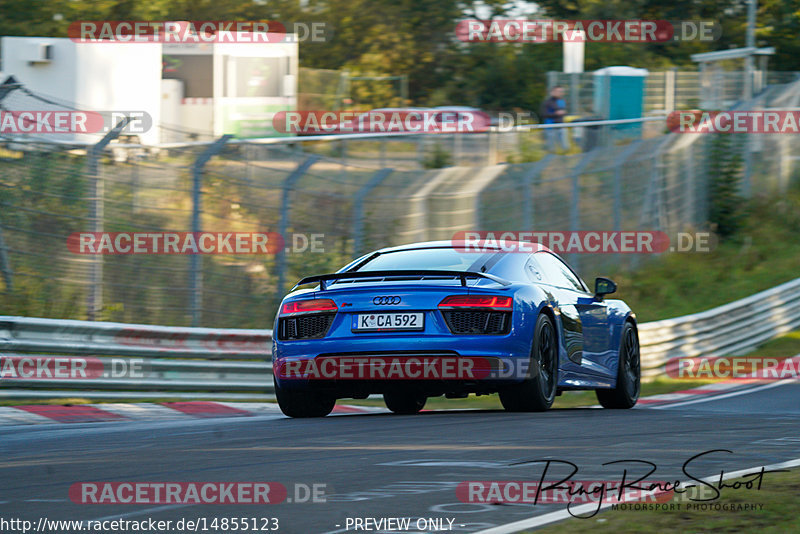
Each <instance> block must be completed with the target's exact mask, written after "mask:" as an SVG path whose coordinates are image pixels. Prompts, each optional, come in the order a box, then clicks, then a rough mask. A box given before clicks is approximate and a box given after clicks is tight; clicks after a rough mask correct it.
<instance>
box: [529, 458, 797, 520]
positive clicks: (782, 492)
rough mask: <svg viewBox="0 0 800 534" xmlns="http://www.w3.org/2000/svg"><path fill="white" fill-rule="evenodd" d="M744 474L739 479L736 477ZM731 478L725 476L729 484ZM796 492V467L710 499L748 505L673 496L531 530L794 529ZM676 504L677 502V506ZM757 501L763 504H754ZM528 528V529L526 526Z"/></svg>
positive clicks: (724, 490) (725, 491)
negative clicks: (661, 505)
mask: <svg viewBox="0 0 800 534" xmlns="http://www.w3.org/2000/svg"><path fill="white" fill-rule="evenodd" d="M737 480H744V479H737ZM733 483H734V480H730V481H726V484H733ZM798 494H800V470H798V469H793V470H791V471H790V472H788V473H774V474H769V475H766V476H765V477H764V482H763V484H762V486H761V489H760V490H756V489H750V490H748V489H739V490H731V489H727V488H725V489H723V490H722V494H721V496H720V498H719V499H718V500H715V501H713V503H714V504H717V503H719V504H724V505H728V506H730V505H738V504H751V505H757V506H756V507H755V509H754V510H746V511H738V510H737V511H731V510H728V511H725V510H692V509H689V510H687V509H686V504H685V503H684V502H679V501H678V500H673V501H672V503H674V504H675V505H676V507H675V509H674V510H669V509H667V510H658V511H650V510H611V511H605V512H601V513H599V514H598V515H596V516H594V517H592V518H591V519H569V520H567V521H562V522H560V523H557V524H555V525H551V526H549V527H546V528H543V529H539V530H536V532H537V533H544V534H555V533H560V532H575V533H584V532H585V533H589V532H591V533H592V534H597V533H600V534H602V533H613V534H628V533H636V534H638V533H649V532H653V533H655V532H657V533H659V534H660V533H662V532H714V533H717V532H758V533H759V534H772V533H783V532H800V514H798V513H797V495H798ZM678 505H680V507H679V506H678ZM758 505H763V507H759V506H758ZM528 532H533V531H528Z"/></svg>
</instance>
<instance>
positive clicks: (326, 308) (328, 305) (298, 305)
mask: <svg viewBox="0 0 800 534" xmlns="http://www.w3.org/2000/svg"><path fill="white" fill-rule="evenodd" d="M337 310H338V308H337V306H336V303H335V302H333V300H331V299H309V300H295V301H292V302H287V303H286V304H284V305H283V308H282V309H281V315H291V314H295V313H318V312H335V311H337Z"/></svg>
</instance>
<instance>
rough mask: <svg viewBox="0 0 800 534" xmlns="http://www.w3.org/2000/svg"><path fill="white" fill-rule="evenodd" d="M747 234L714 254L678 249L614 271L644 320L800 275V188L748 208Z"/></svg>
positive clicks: (721, 300) (681, 312)
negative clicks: (638, 266) (638, 265)
mask: <svg viewBox="0 0 800 534" xmlns="http://www.w3.org/2000/svg"><path fill="white" fill-rule="evenodd" d="M746 211H747V217H746V218H745V220H744V227H743V228H742V230H741V233H740V234H741V235H739V236H737V238H736V239H730V240H728V241H726V242H723V243H720V244H719V245H718V246H717V247H716V248H715V249H714V250H712V251H711V252H695V253H672V254H665V255H664V256H663V257H662V258H660V259H658V260H655V261H652V262H650V263H648V264H646V265H645V266H643V267H642V268H641V269H639V270H637V271H622V272H617V273H614V274H613V278H614V280H615V281H616V282H617V284H618V285H619V292H618V294H616V295H614V296H615V297H616V298H620V299H623V300H624V301H625V302H627V303H628V305H629V306H630V307H631V308H632V309H633V310H634V311H635V312H636V316H637V318H638V319H639V321H640V322H647V321H655V320H658V319H667V318H670V317H678V316H680V315H688V314H691V313H696V312H699V311H703V310H707V309H710V308H713V307H716V306H721V305H722V304H725V303H727V302H731V301H734V300H738V299H741V298H744V297H747V296H749V295H752V294H754V293H758V292H759V291H764V290H765V289H769V288H771V287H774V286H776V285H778V284H781V283H784V282H788V281H790V280H793V279H795V278H797V277H798V276H800V239H798V238H797V236H798V234H799V233H800V187H795V188H794V189H793V190H792V191H790V192H789V193H788V194H786V195H784V196H782V197H781V198H779V199H775V198H770V199H769V200H767V199H761V200H756V201H754V202H752V203H750V204H749V205H747V207H746Z"/></svg>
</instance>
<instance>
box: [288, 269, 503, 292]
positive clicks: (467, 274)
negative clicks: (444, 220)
mask: <svg viewBox="0 0 800 534" xmlns="http://www.w3.org/2000/svg"><path fill="white" fill-rule="evenodd" d="M426 276H448V277H451V276H452V277H458V278H460V279H461V285H462V286H463V287H466V286H467V278H486V279H487V280H491V281H493V282H497V283H498V284H500V285H504V286H507V285H510V284H511V282H509V281H508V280H504V279H503V278H500V277H499V276H495V275H493V274H488V273H479V272H477V271H428V270H397V271H391V270H390V271H345V272H342V273H330V274H318V275H316V276H307V277H305V278H303V279H302V280H300V281H299V282H297V283H296V284H295V285H294V287H292V289H291V290H292V291H294V290H295V289H297V288H298V287H300V286H303V285H306V284H311V283H314V282H319V289H320V291H325V289H326V284H325V282H328V281H330V280H345V279H355V278H389V277H391V278H394V277H403V278H425V277H426Z"/></svg>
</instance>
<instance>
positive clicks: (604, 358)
mask: <svg viewBox="0 0 800 534" xmlns="http://www.w3.org/2000/svg"><path fill="white" fill-rule="evenodd" d="M532 257H533V259H534V260H535V262H536V264H537V265H538V266H539V267H540V269H541V270H542V275H543V278H545V279H546V280H547V282H548V283H550V284H551V285H553V286H554V287H556V288H557V289H558V295H559V306H560V309H561V318H562V323H563V324H564V337H565V338H566V339H565V341H566V344H567V347H568V349H567V352H568V356H569V359H570V361H572V362H574V363H576V364H578V365H580V366H581V368H582V369H583V370H584V371H588V372H591V373H594V374H600V375H603V376H610V375H611V374H612V373H611V370H610V369H611V367H610V364H611V362H612V361H613V351H611V347H610V342H611V334H610V329H609V324H608V307H607V305H606V304H605V302H603V301H598V300H596V299H595V298H594V295H593V294H592V293H591V292H590V291H589V288H588V287H586V284H584V283H583V281H582V280H581V279H580V278H579V277H578V275H576V274H575V272H574V271H572V269H571V268H570V267H569V266H568V265H567V264H566V263H565V262H564V261H563V260H561V258H559V257H558V256H556V255H555V254H552V253H550V252H544V251H542V252H537V253H536V254H533V255H532ZM577 343H580V345H581V350H580V357H579V358H578V357H576V356H577V354H576V352H574V351H575V347H573V353H572V355H570V349H569V347H570V345H571V344H572V345H576V344H577Z"/></svg>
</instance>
